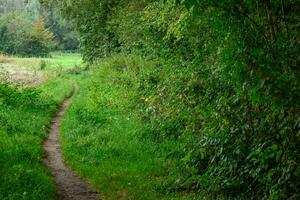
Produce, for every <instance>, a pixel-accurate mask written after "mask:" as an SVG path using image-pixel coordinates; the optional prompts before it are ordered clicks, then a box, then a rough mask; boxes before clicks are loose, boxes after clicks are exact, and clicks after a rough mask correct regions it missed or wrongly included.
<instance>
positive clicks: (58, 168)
mask: <svg viewBox="0 0 300 200" xmlns="http://www.w3.org/2000/svg"><path fill="white" fill-rule="evenodd" d="M75 90H76V89H75V87H74V89H73V92H72V95H71V96H70V97H69V98H67V99H66V100H65V101H64V103H63V104H62V106H61V108H60V110H59V112H58V113H57V115H56V116H55V117H54V118H53V120H52V123H51V127H50V131H49V138H48V139H47V140H46V142H45V143H44V149H45V150H46V152H47V156H46V158H45V159H44V160H43V161H44V163H45V164H46V165H47V166H48V168H49V170H50V172H51V174H52V176H53V178H54V181H55V184H56V187H57V199H58V200H100V199H101V198H100V195H99V194H98V193H97V192H95V191H93V190H92V189H91V188H90V186H89V185H88V184H87V183H86V182H84V181H83V180H82V179H81V178H80V177H78V176H77V175H75V174H74V172H73V171H72V170H71V169H70V168H69V167H68V166H66V164H65V162H64V158H63V156H62V153H61V148H60V143H59V128H60V121H61V118H62V117H63V115H64V114H65V112H66V111H67V109H68V107H69V106H70V105H71V101H72V96H73V94H74V93H75Z"/></svg>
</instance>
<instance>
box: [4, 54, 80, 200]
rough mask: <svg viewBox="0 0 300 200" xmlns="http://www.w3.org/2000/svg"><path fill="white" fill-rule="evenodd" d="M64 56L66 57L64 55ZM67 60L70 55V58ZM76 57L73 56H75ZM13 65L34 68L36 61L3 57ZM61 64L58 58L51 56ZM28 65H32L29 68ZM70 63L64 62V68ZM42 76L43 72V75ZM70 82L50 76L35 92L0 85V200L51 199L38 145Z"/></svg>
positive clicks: (50, 186)
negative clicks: (22, 64)
mask: <svg viewBox="0 0 300 200" xmlns="http://www.w3.org/2000/svg"><path fill="white" fill-rule="evenodd" d="M67 57H68V56H67ZM70 57H71V56H70ZM76 57H77V56H76ZM6 59H7V60H5V62H7V61H8V62H9V63H11V64H13V65H15V64H20V65H21V63H24V65H26V67H28V70H32V69H34V68H35V67H36V66H34V63H35V62H37V60H39V59H38V58H16V57H9V58H8V57H6ZM52 59H53V61H52V62H53V63H61V61H60V60H63V58H62V57H59V56H58V57H54V58H52ZM30 64H32V66H30ZM69 64H72V63H71V62H65V66H67V65H69ZM45 73H46V72H45ZM72 84H73V81H72V80H71V79H68V78H67V76H60V77H53V78H52V79H48V80H47V82H46V83H44V84H42V85H40V86H38V87H37V88H36V89H28V88H22V89H21V88H16V87H13V86H8V85H6V84H1V83H0V166H1V167H0V199H1V200H20V199H22V200H42V199H43V200H52V199H54V197H55V187H54V183H53V180H52V178H51V176H50V174H49V172H48V170H47V169H46V168H45V167H44V165H43V164H42V163H41V159H42V157H43V156H44V151H43V148H42V142H43V141H44V139H45V138H46V136H47V126H48V125H49V123H50V121H51V119H52V117H53V116H54V114H55V113H56V111H57V109H58V105H59V104H60V103H61V102H62V101H63V100H64V99H65V97H66V96H68V95H69V94H70V91H71V87H72Z"/></svg>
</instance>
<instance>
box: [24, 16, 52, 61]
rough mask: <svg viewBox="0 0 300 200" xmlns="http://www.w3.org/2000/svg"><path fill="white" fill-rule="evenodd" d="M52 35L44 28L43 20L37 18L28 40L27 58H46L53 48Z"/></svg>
mask: <svg viewBox="0 0 300 200" xmlns="http://www.w3.org/2000/svg"><path fill="white" fill-rule="evenodd" d="M53 40H54V35H53V33H51V32H50V31H49V30H48V29H46V28H45V24H44V19H43V18H41V17H40V18H38V20H37V21H36V23H35V25H34V27H33V29H32V32H31V33H30V36H29V38H28V43H27V47H28V52H27V55H29V56H43V57H45V56H48V55H49V53H50V52H51V50H52V49H53V47H54V42H53Z"/></svg>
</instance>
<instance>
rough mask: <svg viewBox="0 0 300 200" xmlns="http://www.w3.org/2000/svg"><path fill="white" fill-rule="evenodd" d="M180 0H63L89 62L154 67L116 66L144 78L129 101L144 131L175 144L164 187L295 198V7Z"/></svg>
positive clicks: (231, 195)
mask: <svg viewBox="0 0 300 200" xmlns="http://www.w3.org/2000/svg"><path fill="white" fill-rule="evenodd" d="M176 2H177V3H178V4H175V1H164V2H161V1H138V0H132V1H129V0H123V1H107V0H96V1H94V0H93V1H92V0H85V1H80V2H78V1H62V2H61V3H62V5H63V7H64V8H66V10H65V11H66V12H68V14H69V17H71V18H72V19H73V20H74V23H75V25H76V27H77V28H78V30H79V32H80V34H81V39H82V47H83V49H82V50H83V53H84V57H85V59H86V60H87V61H94V60H97V59H99V58H101V57H105V56H107V55H111V54H112V53H121V54H125V55H128V54H139V55H141V56H143V57H144V58H145V59H148V60H152V61H153V62H155V63H156V67H155V68H153V69H152V70H151V71H150V72H149V71H148V72H147V73H141V72H143V66H142V65H140V63H131V64H129V65H128V64H127V63H125V65H124V66H122V65H120V66H119V67H120V69H121V71H120V73H121V72H122V68H125V69H126V68H127V67H130V68H132V70H133V71H134V72H135V73H134V74H133V76H134V77H135V78H136V79H138V80H139V82H140V83H139V85H140V87H139V89H137V92H138V95H137V97H136V99H135V101H136V102H137V108H138V109H140V110H141V116H143V119H144V123H145V126H147V129H146V130H148V134H149V135H151V137H153V138H154V139H155V140H156V141H157V142H158V143H159V142H163V141H166V140H170V139H172V140H175V141H177V142H178V146H179V147H180V150H178V149H175V150H174V152H170V155H169V156H168V159H173V160H177V161H178V165H177V168H173V169H172V170H171V171H170V177H169V179H167V181H168V183H166V184H165V187H164V189H165V191H174V190H175V191H181V190H187V191H191V190H192V191H195V190H196V191H201V190H205V191H207V192H209V193H211V194H222V195H223V196H225V197H227V198H243V199H288V198H291V199H297V198H299V193H300V191H299V188H300V187H299V186H300V185H299V184H300V176H299V172H300V166H299V164H298V163H299V162H300V157H299V153H300V152H299V148H298V146H299V143H300V137H299V128H300V126H299V117H300V112H299V110H300V104H299V101H298V99H299V96H300V86H299V85H300V83H299V69H298V66H299V56H298V55H297V52H299V34H298V31H297V26H298V25H299V23H298V22H297V21H298V20H299V17H298V15H297V12H298V11H299V10H298V7H297V6H296V3H295V2H294V1H288V2H284V1H272V2H271V1H261V2H253V1H243V2H241V3H239V4H238V3H237V2H236V1H206V0H201V1H194V0H186V1H176ZM180 3H184V4H185V6H183V5H180ZM284 3H285V4H284ZM186 8H188V9H186ZM70 10H72V12H69V11H70ZM128 82H130V79H129V80H128ZM178 172H179V173H178Z"/></svg>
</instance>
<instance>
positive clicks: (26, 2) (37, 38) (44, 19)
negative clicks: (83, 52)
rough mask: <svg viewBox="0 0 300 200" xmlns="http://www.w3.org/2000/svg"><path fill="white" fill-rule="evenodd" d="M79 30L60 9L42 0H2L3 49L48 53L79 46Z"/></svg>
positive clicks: (0, 50)
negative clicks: (46, 5)
mask: <svg viewBox="0 0 300 200" xmlns="http://www.w3.org/2000/svg"><path fill="white" fill-rule="evenodd" d="M78 38H79V37H78V34H77V32H75V31H74V30H73V28H72V26H71V24H70V23H69V22H68V21H66V20H65V19H63V18H62V17H61V15H60V14H59V12H58V9H57V8H56V7H55V6H54V5H52V6H51V7H42V6H41V5H40V3H39V1H38V0H13V1H12V0H0V53H4V54H13V55H21V56H48V54H49V52H50V51H52V50H75V49H77V48H78V44H79V42H78Z"/></svg>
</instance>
